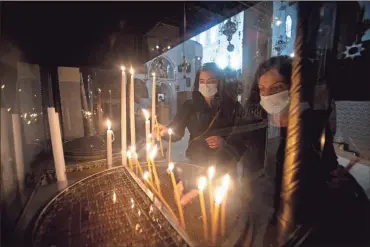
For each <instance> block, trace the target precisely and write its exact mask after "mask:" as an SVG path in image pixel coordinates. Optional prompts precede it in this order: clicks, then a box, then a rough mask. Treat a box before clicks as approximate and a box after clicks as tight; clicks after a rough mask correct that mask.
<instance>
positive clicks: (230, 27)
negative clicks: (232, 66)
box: [221, 19, 238, 52]
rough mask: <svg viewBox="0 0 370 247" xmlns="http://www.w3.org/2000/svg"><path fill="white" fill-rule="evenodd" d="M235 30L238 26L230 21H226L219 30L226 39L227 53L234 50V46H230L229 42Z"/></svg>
mask: <svg viewBox="0 0 370 247" xmlns="http://www.w3.org/2000/svg"><path fill="white" fill-rule="evenodd" d="M237 28H238V24H237V23H236V22H232V21H231V19H229V20H227V22H226V23H225V24H224V25H223V26H222V28H221V33H222V34H223V35H225V36H226V37H227V41H228V42H229V45H228V46H227V51H228V52H233V51H234V49H235V46H234V45H233V44H231V40H232V38H233V35H234V34H235V33H236V30H237Z"/></svg>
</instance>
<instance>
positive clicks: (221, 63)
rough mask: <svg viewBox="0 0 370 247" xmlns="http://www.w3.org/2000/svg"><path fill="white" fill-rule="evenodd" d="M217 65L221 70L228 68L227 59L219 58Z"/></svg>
mask: <svg viewBox="0 0 370 247" xmlns="http://www.w3.org/2000/svg"><path fill="white" fill-rule="evenodd" d="M216 64H217V65H218V67H220V68H221V69H224V68H226V66H227V62H226V59H225V58H224V56H222V55H221V56H217V58H216Z"/></svg>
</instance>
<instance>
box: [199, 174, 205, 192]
mask: <svg viewBox="0 0 370 247" xmlns="http://www.w3.org/2000/svg"><path fill="white" fill-rule="evenodd" d="M206 185H207V178H206V177H204V176H202V177H200V178H199V180H198V190H199V191H203V190H204V188H205V187H206Z"/></svg>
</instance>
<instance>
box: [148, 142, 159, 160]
mask: <svg viewBox="0 0 370 247" xmlns="http://www.w3.org/2000/svg"><path fill="white" fill-rule="evenodd" d="M157 152H158V148H157V145H155V146H154V147H153V149H152V151H151V152H150V154H149V158H150V159H151V160H154V158H155V156H157Z"/></svg>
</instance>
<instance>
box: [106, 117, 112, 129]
mask: <svg viewBox="0 0 370 247" xmlns="http://www.w3.org/2000/svg"><path fill="white" fill-rule="evenodd" d="M107 126H108V130H110V129H111V127H112V124H111V122H110V120H109V119H108V120H107Z"/></svg>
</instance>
